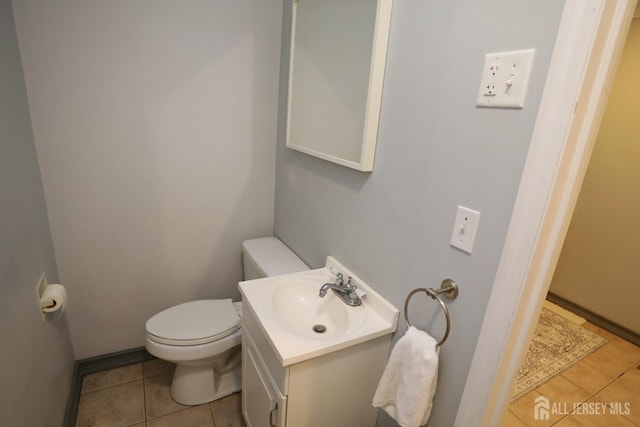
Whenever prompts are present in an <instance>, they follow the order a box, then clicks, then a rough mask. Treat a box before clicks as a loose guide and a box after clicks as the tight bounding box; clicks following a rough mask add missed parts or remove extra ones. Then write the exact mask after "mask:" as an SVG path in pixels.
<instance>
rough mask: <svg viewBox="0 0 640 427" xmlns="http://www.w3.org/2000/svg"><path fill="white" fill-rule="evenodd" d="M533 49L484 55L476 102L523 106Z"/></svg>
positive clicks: (493, 106) (501, 105) (500, 105)
mask: <svg viewBox="0 0 640 427" xmlns="http://www.w3.org/2000/svg"><path fill="white" fill-rule="evenodd" d="M535 51H536V50H535V49H526V50H517V51H513V52H500V53H488V54H487V55H486V56H485V58H484V65H483V66H482V76H481V78H480V91H479V93H478V100H477V102H476V105H477V106H478V107H487V108H522V107H523V106H524V98H525V95H526V94H527V87H528V85H529V75H530V74H531V65H532V64H533V55H534V53H535Z"/></svg>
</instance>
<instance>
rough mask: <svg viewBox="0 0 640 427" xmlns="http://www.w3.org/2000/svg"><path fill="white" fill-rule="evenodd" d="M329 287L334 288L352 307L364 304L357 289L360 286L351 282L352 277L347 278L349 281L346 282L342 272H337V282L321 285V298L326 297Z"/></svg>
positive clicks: (343, 300)
mask: <svg viewBox="0 0 640 427" xmlns="http://www.w3.org/2000/svg"><path fill="white" fill-rule="evenodd" d="M329 289H331V290H333V293H334V294H336V295H337V296H338V297H340V299H341V300H342V302H344V303H345V304H347V305H348V306H350V307H357V306H359V305H360V304H362V300H361V299H360V297H359V296H358V295H357V294H356V289H358V287H357V286H356V285H355V284H353V283H351V277H349V278H348V279H347V283H344V277H343V276H342V273H337V274H336V282H335V283H325V284H324V285H322V286H321V287H320V292H319V295H320V298H324V297H325V295H327V291H328V290H329Z"/></svg>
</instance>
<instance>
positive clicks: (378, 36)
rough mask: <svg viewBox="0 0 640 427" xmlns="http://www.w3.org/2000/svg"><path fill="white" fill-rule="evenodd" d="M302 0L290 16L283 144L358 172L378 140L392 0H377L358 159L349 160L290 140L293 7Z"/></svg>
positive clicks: (368, 164) (367, 165) (368, 167)
mask: <svg viewBox="0 0 640 427" xmlns="http://www.w3.org/2000/svg"><path fill="white" fill-rule="evenodd" d="M299 1H304V0H293V11H292V17H291V44H290V51H289V52H290V53H289V78H288V92H287V124H286V137H285V138H286V139H285V145H286V146H287V147H288V148H291V149H294V150H297V151H301V152H303V153H306V154H309V155H311V156H315V157H319V158H321V159H324V160H328V161H330V162H333V163H337V164H339V165H342V166H347V167H350V168H353V169H356V170H359V171H362V172H371V171H373V164H374V160H375V152H376V145H377V140H378V125H379V121H380V108H381V104H382V87H383V82H384V71H385V66H386V59H387V44H388V40H389V28H390V26H391V8H392V4H393V0H377V5H376V17H375V25H374V32H373V44H372V50H371V65H370V69H369V82H368V90H367V101H366V111H365V116H364V117H365V120H364V129H363V132H362V141H361V147H360V159H359V160H358V161H353V160H349V159H344V158H341V157H338V156H336V155H333V154H331V153H324V152H322V151H318V150H315V149H312V148H309V147H305V146H304V145H300V144H295V143H292V142H291V140H290V123H291V104H292V97H293V96H292V86H293V79H292V73H293V66H294V60H295V40H296V10H297V3H298V2H299Z"/></svg>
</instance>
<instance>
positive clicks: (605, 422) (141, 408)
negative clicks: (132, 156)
mask: <svg viewBox="0 0 640 427" xmlns="http://www.w3.org/2000/svg"><path fill="white" fill-rule="evenodd" d="M583 326H584V327H585V328H587V329H589V330H591V331H592V332H595V333H597V334H599V335H602V336H604V337H605V338H607V340H609V342H608V343H607V344H605V345H604V346H602V347H601V348H599V349H598V350H596V351H595V352H593V353H592V354H590V355H589V356H587V357H585V358H584V359H582V360H581V361H579V362H578V363H576V364H575V365H573V366H572V367H570V368H569V369H567V370H565V371H564V372H562V373H560V374H559V375H556V376H555V377H553V378H551V379H550V380H549V381H547V382H546V383H544V384H542V385H540V386H539V387H538V388H536V389H535V390H532V391H531V392H529V393H528V394H526V395H525V396H523V397H522V398H521V399H519V400H517V401H516V402H514V403H513V404H511V406H510V407H509V411H508V413H507V416H506V417H505V419H504V421H503V424H502V426H503V427H527V426H528V427H546V426H558V427H592V426H593V427H599V426H602V427H614V426H621V427H626V426H628V427H634V426H635V427H638V426H640V347H638V346H635V345H633V344H631V343H629V342H627V341H625V340H623V339H622V338H619V337H617V336H615V335H613V334H611V333H609V332H607V331H605V330H603V329H601V328H599V327H597V326H595V325H593V324H591V323H588V322H587V323H585V324H584V325H583ZM172 375H173V365H172V364H170V363H167V362H164V361H162V360H152V361H149V362H144V363H139V364H136V365H130V366H126V367H123V368H117V369H112V370H110V371H105V372H100V373H97V374H93V375H87V376H86V377H84V379H83V383H82V394H81V397H80V404H79V407H78V417H77V423H76V426H77V427H129V426H131V427H187V426H188V427H246V425H245V423H244V421H243V420H242V414H241V394H240V393H237V394H234V395H232V396H229V397H226V398H224V399H220V400H217V401H215V402H212V403H210V404H204V405H198V406H183V405H180V404H178V403H176V402H174V401H173V400H172V399H171V397H170V395H169V387H170V384H171V378H172ZM540 395H543V396H545V397H547V398H548V399H549V401H550V402H551V404H552V405H556V408H557V409H558V410H557V411H556V413H553V411H552V413H551V414H550V417H549V420H535V419H534V400H535V398H536V397H538V396H540ZM584 402H587V403H588V404H587V405H582V406H580V407H578V408H577V409H575V410H574V405H576V406H578V405H581V404H583V403H584ZM618 402H619V403H621V404H622V405H624V404H626V403H628V404H629V408H628V409H629V412H628V413H627V411H626V409H627V408H626V407H624V406H622V407H620V409H621V412H625V413H624V414H618V415H615V414H611V412H612V410H613V407H615V406H616V403H618ZM602 403H605V404H606V405H607V406H606V407H603V406H602ZM565 404H566V406H565ZM581 408H582V409H581ZM598 408H600V410H604V412H606V414H604V415H603V414H586V413H584V412H585V411H586V410H596V409H598ZM580 411H582V412H580Z"/></svg>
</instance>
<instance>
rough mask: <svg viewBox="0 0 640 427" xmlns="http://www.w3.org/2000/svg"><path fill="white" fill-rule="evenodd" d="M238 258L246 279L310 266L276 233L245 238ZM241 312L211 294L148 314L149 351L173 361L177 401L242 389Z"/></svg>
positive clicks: (187, 401)
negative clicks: (279, 238)
mask: <svg viewBox="0 0 640 427" xmlns="http://www.w3.org/2000/svg"><path fill="white" fill-rule="evenodd" d="M242 264H243V270H244V279H245V280H252V279H259V278H262V277H271V276H277V275H280V274H287V273H295V272H298V271H303V270H308V269H309V267H308V266H307V265H306V264H305V263H304V262H303V261H302V260H301V259H300V258H298V257H297V256H296V255H295V254H294V253H293V252H291V250H290V249H289V248H287V247H286V246H285V245H284V243H282V242H281V241H280V240H278V239H277V238H275V237H263V238H260V239H252V240H247V241H245V242H244V243H243V244H242ZM241 315H242V309H241V303H240V302H231V300H230V299H221V300H215V299H212V300H199V301H191V302H187V303H184V304H179V305H176V306H173V307H170V308H168V309H166V310H164V311H161V312H160V313H158V314H156V315H154V316H152V317H151V318H150V319H149V320H147V324H146V340H145V347H146V348H147V351H148V352H149V353H151V354H152V355H154V356H156V357H157V358H159V359H163V360H166V361H169V362H173V363H175V364H176V370H175V373H174V375H173V382H172V383H171V396H172V397H173V399H174V400H175V401H176V402H178V403H182V404H183V405H199V404H201V403H205V402H210V401H212V400H216V399H219V398H221V397H224V396H227V395H229V394H231V393H234V392H236V391H239V390H240V388H241V376H240V375H241V374H240V370H241V363H240V362H241V360H240V354H241V351H240V343H241V342H242V337H241V329H240V327H241V321H240V316H241Z"/></svg>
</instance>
